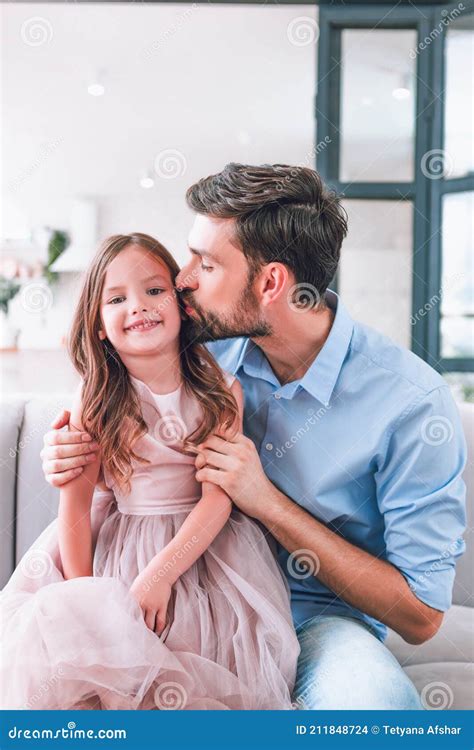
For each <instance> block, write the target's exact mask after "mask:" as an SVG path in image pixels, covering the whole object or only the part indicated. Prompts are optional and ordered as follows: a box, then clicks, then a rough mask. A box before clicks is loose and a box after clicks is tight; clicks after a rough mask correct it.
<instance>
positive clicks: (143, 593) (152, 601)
mask: <svg viewBox="0 0 474 750" xmlns="http://www.w3.org/2000/svg"><path fill="white" fill-rule="evenodd" d="M130 593H131V594H132V596H133V597H134V598H135V599H136V600H137V602H138V604H139V605H140V607H141V609H142V611H143V615H144V618H145V623H146V624H147V626H148V627H149V628H150V630H153V631H154V632H155V633H156V634H157V635H161V633H162V632H163V630H164V629H165V626H166V613H167V611H168V603H169V600H170V596H171V584H170V583H168V581H167V580H166V579H164V578H163V579H161V578H160V579H158V580H157V581H153V580H151V577H150V575H149V574H148V575H144V574H143V573H141V574H140V575H138V576H137V577H136V578H135V580H134V582H133V583H132V585H131V587H130Z"/></svg>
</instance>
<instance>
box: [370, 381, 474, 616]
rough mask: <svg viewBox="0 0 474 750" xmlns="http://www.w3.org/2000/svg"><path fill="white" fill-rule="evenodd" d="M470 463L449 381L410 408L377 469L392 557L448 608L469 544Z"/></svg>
mask: <svg viewBox="0 0 474 750" xmlns="http://www.w3.org/2000/svg"><path fill="white" fill-rule="evenodd" d="M465 462H466V443H465V439H464V435H463V431H462V426H461V421H460V417H459V414H458V411H457V408H456V405H455V403H454V401H453V398H452V396H451V393H450V391H449V388H448V386H446V387H439V388H437V389H435V390H433V391H431V392H430V393H429V394H428V395H424V396H423V397H422V398H420V399H419V400H417V401H416V402H415V403H414V404H412V405H411V406H410V407H409V408H408V409H407V410H406V411H405V412H404V414H403V415H402V416H401V417H400V419H399V420H398V422H397V424H396V425H395V427H394V429H393V430H392V432H391V433H390V435H389V437H388V441H387V446H386V450H385V452H384V455H383V457H382V459H381V461H380V463H379V466H378V469H377V471H376V474H375V481H376V487H377V502H378V506H379V509H380V511H381V513H382V514H383V518H384V523H385V534H384V539H385V548H386V559H387V560H388V561H389V562H390V563H392V565H394V566H395V567H396V568H398V570H399V571H400V572H401V573H402V574H403V576H404V577H405V578H406V580H407V582H408V584H409V586H410V588H411V589H412V591H413V592H414V594H415V595H416V596H417V597H418V598H419V599H420V600H421V601H423V602H424V603H425V604H428V605H429V606H430V607H433V608H434V609H438V610H441V611H443V612H444V611H445V610H447V609H449V607H450V606H451V598H452V589H453V583H454V575H455V566H456V560H457V559H458V557H460V555H462V553H463V552H464V548H465V543H464V540H463V539H462V533H463V531H464V529H465V525H466V509H465V497H466V490H465V485H464V482H463V480H462V477H461V474H462V471H463V469H464V465H465Z"/></svg>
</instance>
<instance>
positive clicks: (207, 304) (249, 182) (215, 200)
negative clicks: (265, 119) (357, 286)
mask: <svg viewBox="0 0 474 750" xmlns="http://www.w3.org/2000/svg"><path fill="white" fill-rule="evenodd" d="M187 199H188V204H189V206H190V207H191V208H192V209H193V210H194V211H195V212H196V218H195V222H194V226H193V228H192V230H191V234H190V237H189V249H190V252H191V257H190V260H189V263H188V264H187V265H186V267H185V268H183V269H182V271H181V273H180V274H179V276H178V279H177V288H178V289H179V290H181V292H182V296H183V299H184V301H185V305H186V311H187V313H188V314H189V316H190V318H191V319H192V321H193V323H192V329H193V334H194V335H195V336H196V337H197V338H199V339H200V340H202V341H208V342H211V343H209V347H210V349H211V351H212V352H213V353H214V354H215V356H216V357H217V359H218V361H219V363H220V364H221V366H222V367H223V368H224V369H225V370H228V371H230V372H232V373H235V375H236V376H237V377H238V378H239V380H240V382H241V384H242V386H243V389H244V394H245V422H244V433H245V435H239V436H237V437H235V438H234V439H232V440H230V441H225V440H223V439H221V438H219V437H217V436H213V437H211V438H209V439H208V440H207V441H206V442H205V444H204V445H203V446H202V453H201V455H200V456H199V457H198V459H197V462H196V465H197V468H198V474H197V478H198V479H199V480H200V481H210V482H215V483H216V484H218V485H220V486H221V487H222V488H223V489H224V490H225V491H226V492H227V493H228V494H229V496H230V497H231V498H232V500H233V502H234V503H235V504H236V505H237V506H238V507H239V508H240V509H241V510H242V511H244V512H245V513H247V514H248V515H250V516H252V517H253V518H255V519H256V520H257V521H258V522H260V523H261V524H262V525H263V526H264V527H265V528H266V529H267V530H268V532H269V535H270V534H271V535H272V537H274V538H275V539H276V541H277V542H278V551H279V560H280V563H281V566H282V568H283V571H284V572H285V574H286V576H287V578H288V582H289V585H290V589H291V595H292V609H293V615H294V621H295V626H296V627H297V633H298V637H299V640H300V643H301V656H300V660H299V665H298V674H297V681H296V687H295V694H294V700H295V704H296V705H297V707H299V708H303V709H305V708H306V709H358V708H363V709H419V708H420V707H421V705H420V701H419V698H418V694H417V692H416V690H415V688H414V686H413V685H412V683H411V682H410V681H409V679H408V678H407V676H406V675H405V673H404V672H403V670H402V668H401V667H400V666H399V664H398V662H397V661H396V660H395V658H394V657H393V656H392V654H391V653H390V652H389V650H388V649H387V648H386V647H385V646H384V645H383V639H384V637H385V634H386V626H389V627H391V628H393V629H394V630H395V631H397V632H398V633H399V634H400V635H401V636H402V637H403V638H404V639H405V640H406V641H408V642H409V643H412V644H420V643H423V642H424V641H426V640H428V639H429V638H431V637H432V636H433V635H434V634H435V633H436V632H437V630H438V629H439V627H440V625H441V622H442V619H443V612H444V611H446V610H447V609H448V608H449V606H450V603H451V591H452V585H453V580H454V572H455V562H456V559H457V558H458V557H459V555H460V554H462V552H463V549H464V546H463V541H462V539H461V534H462V531H463V528H464V523H465V510H464V485H463V482H462V479H461V473H462V470H463V467H464V462H465V443H464V439H463V435H462V430H461V427H460V422H459V417H458V414H457V411H456V408H455V406H454V403H453V400H452V398H451V395H450V392H449V388H448V386H447V385H446V383H445V382H444V380H443V379H442V378H441V377H440V376H439V375H438V374H437V373H436V372H435V371H434V370H432V369H431V368H430V367H428V366H427V365H426V364H425V363H424V362H423V361H422V360H420V359H419V358H418V357H416V356H415V355H413V354H412V353H410V352H409V351H406V350H404V349H402V348H400V347H399V346H396V345H395V344H394V343H393V342H391V341H390V340H389V339H387V338H386V337H384V336H382V335H381V334H379V333H377V332H376V331H375V330H373V329H372V328H369V327H367V326H364V325H361V324H359V323H357V322H355V321H353V320H352V319H351V317H350V316H349V314H348V312H347V310H346V309H345V308H344V305H343V303H342V301H341V300H340V299H339V298H338V296H337V295H336V294H334V293H333V292H331V291H328V285H329V283H330V282H331V280H332V278H333V276H334V274H335V272H336V269H337V265H338V261H339V254H340V248H341V244H342V241H343V239H344V236H345V234H346V230H347V226H346V217H345V213H344V211H343V209H342V207H341V205H340V203H339V200H338V198H337V197H336V196H335V195H334V194H332V193H331V192H329V191H327V190H326V189H325V187H324V185H323V184H322V182H321V179H320V177H319V175H318V174H317V173H316V172H315V171H313V170H310V169H307V168H301V167H289V166H285V165H273V166H267V165H266V166H261V167H252V166H245V165H239V164H229V165H228V166H227V167H226V168H225V169H224V170H223V171H222V172H221V173H219V174H217V175H214V176H211V177H208V178H206V179H203V180H201V181H200V182H198V183H197V184H195V185H193V186H192V187H191V188H190V189H189V190H188V193H187ZM367 283H368V284H369V283H370V279H368V280H367ZM374 323H375V325H376V323H377V321H376V320H375V321H374ZM67 421H68V414H67V412H66V413H65V415H63V416H62V417H61V418H59V419H58V421H57V423H56V427H57V428H60V427H61V426H64V425H66V424H67ZM88 452H90V448H88V447H87V445H86V444H84V445H79V444H74V443H72V442H71V434H70V433H67V432H66V433H64V432H60V431H59V429H56V430H55V431H53V432H50V433H48V434H47V435H46V436H45V447H44V449H43V451H42V456H43V459H44V464H43V467H44V472H45V475H46V478H47V479H48V481H49V482H50V483H51V484H53V485H54V486H60V485H61V484H62V483H64V482H65V481H68V480H69V479H70V478H71V476H72V475H71V471H72V470H73V468H74V467H77V466H81V465H84V464H85V454H86V453H88Z"/></svg>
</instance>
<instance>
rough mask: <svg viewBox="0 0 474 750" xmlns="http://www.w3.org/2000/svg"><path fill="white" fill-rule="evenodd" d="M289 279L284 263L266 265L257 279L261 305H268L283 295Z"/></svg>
mask: <svg viewBox="0 0 474 750" xmlns="http://www.w3.org/2000/svg"><path fill="white" fill-rule="evenodd" d="M288 279H289V272H288V268H287V267H286V266H285V264H284V263H268V264H267V265H266V266H265V268H263V270H262V273H261V277H260V279H259V282H258V283H259V286H260V295H261V300H262V305H264V306H266V305H270V304H272V303H273V302H276V300H277V299H278V298H279V297H280V296H281V294H282V293H284V291H285V289H286V287H287V284H288Z"/></svg>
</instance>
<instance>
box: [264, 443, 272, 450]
mask: <svg viewBox="0 0 474 750" xmlns="http://www.w3.org/2000/svg"><path fill="white" fill-rule="evenodd" d="M265 448H266V450H267V451H272V450H273V443H267V444H266V445H265Z"/></svg>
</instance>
